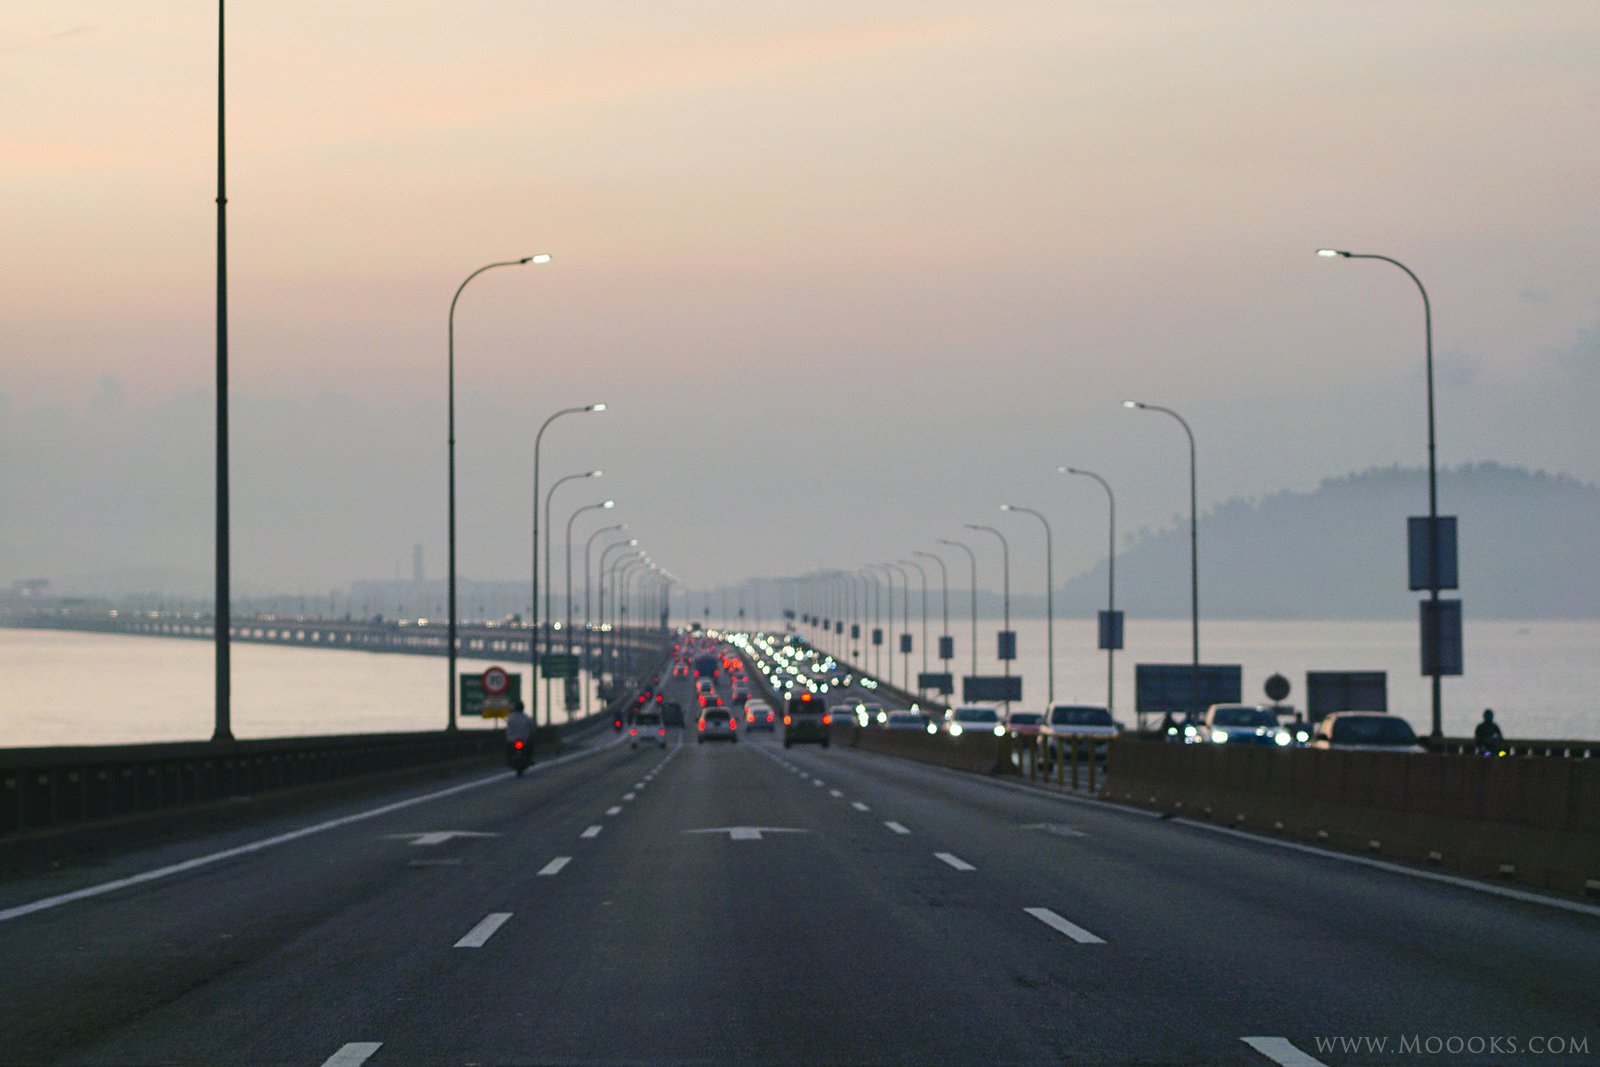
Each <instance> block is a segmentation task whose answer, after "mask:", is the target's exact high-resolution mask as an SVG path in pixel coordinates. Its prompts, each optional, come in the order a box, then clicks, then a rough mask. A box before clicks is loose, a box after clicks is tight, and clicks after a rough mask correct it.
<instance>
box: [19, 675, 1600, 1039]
mask: <svg viewBox="0 0 1600 1067" xmlns="http://www.w3.org/2000/svg"><path fill="white" fill-rule="evenodd" d="M669 699H677V700H679V701H680V702H681V703H683V705H684V706H685V708H686V709H689V708H692V707H693V699H692V696H691V694H690V692H689V688H688V685H687V683H686V682H685V681H684V680H681V679H674V680H673V685H672V686H671V688H670V692H669ZM689 722H690V726H689V728H688V729H687V730H685V731H682V732H681V733H680V732H679V731H677V730H672V731H669V736H668V746H667V747H666V748H665V749H658V748H656V747H655V746H653V745H648V746H642V747H640V748H638V749H634V748H632V747H630V745H629V744H628V738H627V735H626V734H624V735H622V736H621V737H617V736H615V735H613V734H612V732H611V731H610V730H609V729H607V730H605V731H604V732H603V734H601V735H597V736H595V737H593V738H591V739H590V740H589V741H588V742H587V743H586V744H584V745H583V746H581V747H578V748H576V749H574V750H573V751H571V752H570V753H569V754H568V755H565V756H563V757H561V758H560V759H559V760H550V761H547V762H544V763H541V764H539V765H537V766H536V767H535V768H534V770H533V771H531V772H530V773H529V774H528V776H527V777H525V778H523V779H520V780H519V779H516V778H514V777H512V776H511V775H510V774H509V773H496V774H492V775H486V774H481V773H480V774H476V775H472V776H468V777H464V778H462V779H461V780H460V781H459V782H455V783H450V784H447V785H446V786H435V787H431V788H429V789H427V790H411V791H409V792H405V793H396V794H393V795H387V796H383V797H379V798H369V799H367V800H365V801H363V802H360V803H347V804H344V805H342V806H339V807H337V808H330V809H329V810H327V811H326V812H323V813H321V814H320V815H318V816H316V817H306V816H301V817H299V818H297V819H295V820H293V821H281V822H277V823H272V824H269V825H257V826H254V827H252V828H250V829H248V830H237V831H230V832H228V833H226V834H219V835H213V836H210V837H207V838H205V839H201V840H192V841H188V842H185V843H183V844H180V845H168V846H163V847H161V848H153V849H130V850H128V851H127V852H125V853H123V854H119V855H116V856H114V857H111V858H103V857H102V858H101V859H100V860H98V861H97V864H98V865H97V866H92V867H91V866H83V865H78V866H71V865H68V866H63V867H60V868H53V869H50V870H42V871H33V872H27V873H24V874H21V875H17V876H14V877H11V878H9V879H8V880H7V881H6V882H5V883H4V884H3V885H0V961H3V966H0V1005H3V1008H0V1063H5V1064H33V1063H51V1064H54V1063H64V1064H208V1065H209V1064H306V1065H312V1067H316V1065H320V1064H338V1065H345V1067H352V1065H357V1064H362V1063H366V1064H370V1065H371V1067H384V1065H391V1064H429V1065H432V1064H547V1063H549V1064H612V1063H650V1064H700V1063H706V1064H761V1063H783V1064H832V1063H894V1064H939V1063H970V1064H999V1063H1022V1064H1048V1063H1067V1064H1098V1063H1107V1064H1122V1063H1129V1064H1270V1063H1273V1062H1276V1063H1280V1064H1314V1063H1325V1064H1329V1065H1335V1064H1355V1063H1396V1062H1401V1063H1452V1064H1454V1063H1463V1062H1469V1063H1470V1062H1482V1063H1491V1062H1493V1063H1523V1062H1535V1063H1541V1064H1544V1063H1550V1064H1554V1063H1594V1062H1600V990H1597V985H1600V909H1591V910H1590V911H1589V912H1585V911H1583V910H1581V906H1579V910H1570V909H1563V908H1559V907H1552V906H1548V905H1545V904H1542V903H1537V902H1530V901H1519V900H1511V899H1505V898H1502V897H1496V896H1492V895H1488V894H1484V893H1480V892H1477V891H1474V890H1472V889H1470V888H1464V887H1457V886H1451V885H1446V884H1440V883H1437V882H1433V881H1428V880H1424V879H1421V878H1413V877H1408V876H1405V875H1402V874H1398V873H1392V872H1386V871H1381V870H1372V869H1368V868H1365V867H1361V866H1358V865H1354V864H1350V863H1346V862H1342V861H1339V860H1337V859H1332V858H1327V857H1321V856H1316V855H1309V854H1305V853H1301V852H1297V851H1294V850H1290V849H1284V848H1280V847H1274V846H1272V845H1270V844H1265V843H1261V842H1257V841H1253V840H1250V839H1247V838H1241V837H1237V836H1232V835H1228V834H1224V833H1218V832H1211V831H1207V830H1205V829H1203V828H1200V827H1195V826H1187V825H1182V824H1178V823H1174V822H1170V821H1162V820H1159V819H1155V818H1152V817H1149V816H1147V815H1144V814H1141V813H1137V812H1131V811H1127V810H1123V809H1119V808H1116V807H1113V806H1110V805H1103V804H1099V803H1094V802H1086V801H1082V800H1075V799H1071V798H1064V797H1060V796H1053V795H1047V794H1045V793H1043V792H1040V791H1036V790H1033V789H1030V788H1028V787H1027V786H1023V785H1016V784H1011V785H1006V784H1000V783H995V782H990V781H987V780H983V779H979V778H976V777H974V776H970V775H962V774H959V773H955V772H948V771H943V770H939V769H934V768H927V767H923V766H920V765H916V764H911V763H907V762H904V761H899V760H895V759H892V758H889V757H881V756H875V755H871V754H867V753H861V752H855V751H850V750H848V749H841V748H840V747H838V746H835V747H833V748H831V749H828V750H822V749H821V748H820V747H816V746H806V747H801V746H796V747H795V748H793V749H787V750H786V749H784V748H783V747H782V745H781V737H782V734H781V729H780V731H779V732H778V733H777V734H775V735H774V734H754V735H743V731H742V730H741V731H740V732H741V734H742V735H743V736H741V737H740V739H739V740H738V741H737V742H736V743H727V742H722V743H715V744H701V743H698V742H697V735H696V732H695V730H694V726H693V718H692V716H691V717H690V719H689ZM1330 1042H1331V1043H1330ZM1379 1042H1386V1044H1382V1045H1380V1044H1379ZM1407 1042H1410V1043H1411V1044H1407ZM1435 1047H1437V1051H1434V1050H1435ZM1540 1052H1543V1053H1545V1054H1543V1055H1539V1054H1537V1053H1540ZM1475 1053H1477V1054H1475Z"/></svg>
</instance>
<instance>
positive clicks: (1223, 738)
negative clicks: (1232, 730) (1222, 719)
mask: <svg viewBox="0 0 1600 1067" xmlns="http://www.w3.org/2000/svg"><path fill="white" fill-rule="evenodd" d="M1211 740H1212V742H1213V743H1215V744H1218V745H1225V744H1227V743H1228V731H1226V730H1212V731H1211Z"/></svg>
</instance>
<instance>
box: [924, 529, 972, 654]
mask: <svg viewBox="0 0 1600 1067" xmlns="http://www.w3.org/2000/svg"><path fill="white" fill-rule="evenodd" d="M934 540H935V541H937V542H938V543H939V544H941V545H950V546H951V547H953V548H959V549H961V551H963V552H965V553H966V554H967V562H968V563H970V564H971V565H972V582H971V587H970V588H971V591H972V673H973V675H974V676H976V675H977V673H978V554H977V553H976V552H974V551H973V550H972V546H971V545H968V544H964V543H962V542H960V541H950V540H946V539H945V538H943V537H936V538H934Z"/></svg>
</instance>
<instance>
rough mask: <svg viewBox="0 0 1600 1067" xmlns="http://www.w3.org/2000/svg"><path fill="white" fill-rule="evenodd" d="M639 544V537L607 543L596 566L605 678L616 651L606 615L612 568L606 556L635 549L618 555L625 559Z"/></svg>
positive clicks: (601, 653) (601, 657)
mask: <svg viewBox="0 0 1600 1067" xmlns="http://www.w3.org/2000/svg"><path fill="white" fill-rule="evenodd" d="M638 544H639V539H638V538H637V537H633V538H629V539H628V540H626V541H617V542H615V543H614V544H610V545H607V546H606V547H605V548H604V549H602V550H601V552H600V565H599V566H598V567H596V568H595V574H596V575H597V576H598V578H599V584H600V603H599V611H598V612H597V614H598V615H599V616H600V674H601V678H602V679H603V678H604V675H605V671H606V668H607V667H608V666H610V663H609V661H610V660H611V659H613V658H615V653H616V641H615V640H614V636H615V635H614V633H613V631H612V630H611V628H610V627H609V626H608V622H607V615H606V585H607V579H608V576H609V575H610V574H611V570H609V569H608V568H607V564H606V557H607V556H609V555H611V553H612V552H613V551H615V550H616V549H619V548H631V549H635V551H634V552H629V553H625V554H624V555H623V556H619V557H617V558H618V560H621V559H625V558H627V556H629V555H636V554H638V551H639V550H638V549H637V546H638ZM615 565H616V564H615V561H613V563H612V564H611V566H612V567H615ZM615 599H616V596H615V594H613V596H612V600H613V601H615ZM613 606H614V605H613Z"/></svg>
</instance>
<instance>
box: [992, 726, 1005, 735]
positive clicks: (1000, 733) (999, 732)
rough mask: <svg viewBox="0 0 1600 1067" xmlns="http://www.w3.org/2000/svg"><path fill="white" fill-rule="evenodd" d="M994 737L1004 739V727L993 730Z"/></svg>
mask: <svg viewBox="0 0 1600 1067" xmlns="http://www.w3.org/2000/svg"><path fill="white" fill-rule="evenodd" d="M994 735H995V736H996V737H1004V736H1005V735H1006V728H1005V727H1004V726H996V727H995V728H994Z"/></svg>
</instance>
